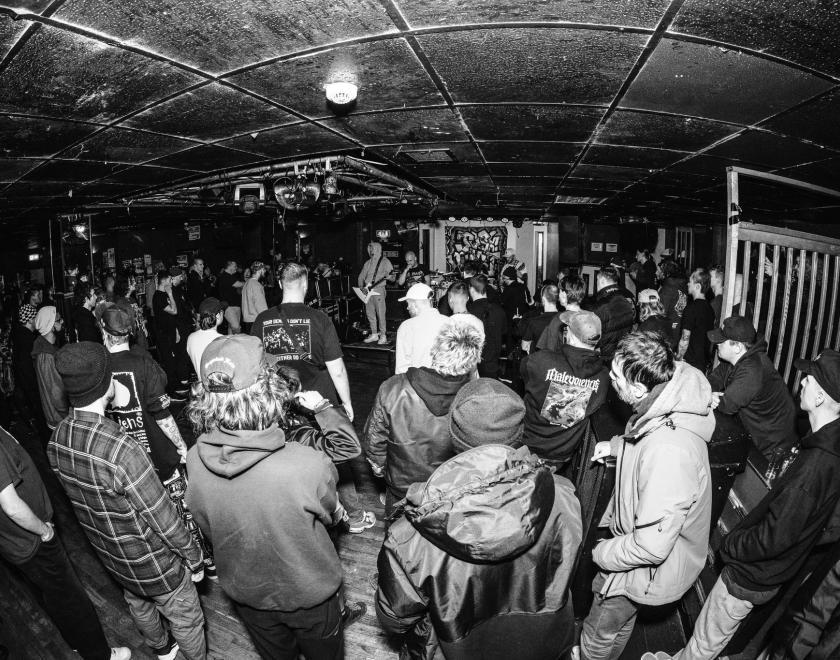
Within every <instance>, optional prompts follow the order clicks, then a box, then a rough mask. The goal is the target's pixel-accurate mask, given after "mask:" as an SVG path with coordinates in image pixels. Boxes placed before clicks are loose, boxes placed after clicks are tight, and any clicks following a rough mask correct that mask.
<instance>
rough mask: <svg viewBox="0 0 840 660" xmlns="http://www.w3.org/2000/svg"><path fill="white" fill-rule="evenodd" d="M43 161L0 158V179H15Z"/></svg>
mask: <svg viewBox="0 0 840 660" xmlns="http://www.w3.org/2000/svg"><path fill="white" fill-rule="evenodd" d="M42 162H43V161H40V160H24V159H20V160H18V159H15V158H0V181H15V180H16V179H19V178H20V177H21V176H23V175H24V174H26V173H27V172H28V171H29V170H31V169H32V168H33V167H37V166H38V165H39V164H40V163H42Z"/></svg>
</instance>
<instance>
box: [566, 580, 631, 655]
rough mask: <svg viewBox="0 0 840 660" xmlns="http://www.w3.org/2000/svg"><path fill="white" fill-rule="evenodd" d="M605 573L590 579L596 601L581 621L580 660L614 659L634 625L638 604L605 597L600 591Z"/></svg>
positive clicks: (626, 599) (622, 598)
mask: <svg viewBox="0 0 840 660" xmlns="http://www.w3.org/2000/svg"><path fill="white" fill-rule="evenodd" d="M605 580H606V575H605V574H604V573H598V575H596V576H595V579H594V580H593V581H592V591H594V592H595V600H593V601H592V608H591V609H590V610H589V614H588V615H587V617H586V619H584V621H583V630H581V635H580V657H581V660H616V658H618V657H619V656H620V655H621V653H622V651H624V647H625V646H626V645H627V641H628V640H629V639H630V635H631V634H632V633H633V626H634V625H635V624H636V614H637V612H638V611H639V606H638V605H637V604H636V603H634V602H633V601H632V600H630V599H629V598H627V597H626V596H608V597H604V596H602V595H601V594H600V593H599V592H600V591H601V588H602V587H603V586H604V581H605Z"/></svg>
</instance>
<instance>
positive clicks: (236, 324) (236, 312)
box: [225, 305, 242, 335]
mask: <svg viewBox="0 0 840 660" xmlns="http://www.w3.org/2000/svg"><path fill="white" fill-rule="evenodd" d="M225 320H226V321H227V323H228V334H229V335H238V334H239V333H240V332H241V331H242V308H241V307H234V306H233V305H231V306H230V307H228V308H227V309H226V310H225Z"/></svg>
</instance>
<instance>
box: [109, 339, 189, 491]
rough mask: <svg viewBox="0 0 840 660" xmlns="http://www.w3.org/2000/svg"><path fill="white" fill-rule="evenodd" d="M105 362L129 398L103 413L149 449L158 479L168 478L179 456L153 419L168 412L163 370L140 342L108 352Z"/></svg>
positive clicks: (163, 416) (176, 465)
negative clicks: (128, 347) (117, 351)
mask: <svg viewBox="0 0 840 660" xmlns="http://www.w3.org/2000/svg"><path fill="white" fill-rule="evenodd" d="M108 366H109V367H110V369H111V375H112V377H113V379H114V381H116V382H115V384H119V385H122V386H123V387H125V388H126V389H127V390H128V395H129V398H128V403H127V404H126V405H125V406H123V407H122V408H108V410H107V411H106V415H107V416H108V417H109V418H110V419H112V420H114V421H115V422H116V423H117V424H119V425H120V426H121V427H122V430H123V431H125V432H126V434H127V435H129V436H131V437H132V438H133V439H134V440H136V441H137V443H138V444H139V445H140V446H141V447H143V449H145V450H146V451H147V452H148V453H149V458H150V459H152V464H153V465H154V466H155V470H157V473H158V477H159V478H160V480H161V481H164V480H166V479H168V478H169V477H170V476H171V475H172V473H173V472H174V471H175V468H176V467H178V464H179V463H180V462H181V456H180V454H178V450H177V449H176V448H175V445H174V444H173V443H172V441H171V440H170V439H169V438H167V437H166V434H165V433H164V432H163V430H162V429H161V428H160V426H158V424H157V421H156V420H159V419H166V418H167V417H169V416H170V415H171V413H170V412H169V397H168V396H167V395H166V374H165V373H164V372H163V369H161V368H160V367H159V366H158V364H157V362H155V361H154V359H152V356H151V355H149V353H148V352H147V351H145V350H144V349H142V348H140V347H139V346H134V347H132V348H131V350H128V351H121V352H119V353H111V354H110V355H109V356H108Z"/></svg>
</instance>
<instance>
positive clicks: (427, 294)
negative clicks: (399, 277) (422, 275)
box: [398, 282, 432, 302]
mask: <svg viewBox="0 0 840 660" xmlns="http://www.w3.org/2000/svg"><path fill="white" fill-rule="evenodd" d="M431 296H432V288H431V287H430V286H429V285H428V284H423V283H422V282H418V283H417V284H412V285H411V288H410V289H409V290H408V291H406V292H405V295H404V296H403V297H402V298H398V300H399V301H400V302H402V301H404V300H428V299H429V298H431Z"/></svg>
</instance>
